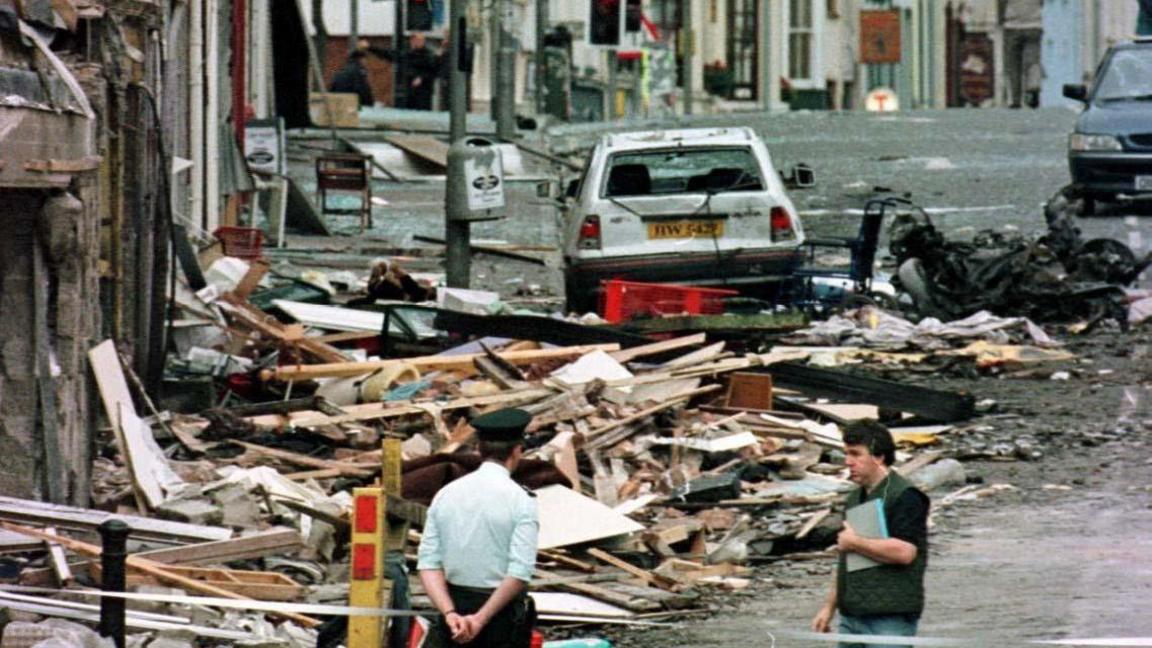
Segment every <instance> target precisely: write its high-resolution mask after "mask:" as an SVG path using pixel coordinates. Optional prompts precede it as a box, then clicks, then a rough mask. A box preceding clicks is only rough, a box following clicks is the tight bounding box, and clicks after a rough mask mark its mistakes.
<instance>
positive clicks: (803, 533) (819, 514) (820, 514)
mask: <svg viewBox="0 0 1152 648" xmlns="http://www.w3.org/2000/svg"><path fill="white" fill-rule="evenodd" d="M831 514H832V509H830V508H825V509H820V510H819V511H816V513H814V514H813V515H812V517H810V518H808V521H807V522H805V523H804V526H802V527H800V530H799V531H797V532H796V539H797V540H803V539H804V538H806V537H808V534H809V533H812V529H815V528H816V525H818V524H820V523H821V522H823V521H824V519H825V518H827V517H828V516H829V515H831Z"/></svg>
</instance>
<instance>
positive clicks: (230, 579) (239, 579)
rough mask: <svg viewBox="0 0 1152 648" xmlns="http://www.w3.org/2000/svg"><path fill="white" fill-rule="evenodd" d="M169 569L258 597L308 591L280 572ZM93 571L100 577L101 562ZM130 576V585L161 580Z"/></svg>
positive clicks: (293, 597)
mask: <svg viewBox="0 0 1152 648" xmlns="http://www.w3.org/2000/svg"><path fill="white" fill-rule="evenodd" d="M165 570H167V571H168V572H169V573H171V574H175V575H177V576H181V577H183V578H189V579H192V580H195V581H198V582H201V583H205V584H207V585H211V586H213V587H219V588H220V589H223V590H227V591H229V592H233V593H235V594H239V595H240V596H245V597H247V598H251V599H255V600H257V601H299V600H300V599H302V598H304V594H305V588H304V586H303V585H301V584H300V583H297V582H296V581H294V580H292V579H291V578H288V577H287V576H285V575H284V574H281V573H278V572H261V571H247V570H238V569H220V568H204V567H185V566H178V565H167V566H166V567H165ZM92 572H93V574H95V577H96V578H100V565H99V564H98V563H93V564H92ZM127 580H128V584H129V585H155V584H158V583H159V581H160V579H158V578H157V577H155V576H152V575H141V574H129V575H128V578H127Z"/></svg>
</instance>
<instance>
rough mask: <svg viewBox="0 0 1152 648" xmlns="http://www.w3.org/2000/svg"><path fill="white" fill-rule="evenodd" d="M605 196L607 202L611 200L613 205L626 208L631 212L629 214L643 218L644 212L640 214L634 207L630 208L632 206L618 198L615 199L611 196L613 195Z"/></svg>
mask: <svg viewBox="0 0 1152 648" xmlns="http://www.w3.org/2000/svg"><path fill="white" fill-rule="evenodd" d="M607 198H608V201H609V202H611V203H612V204H613V205H616V206H617V207H622V208H624V209H625V210H627V211H628V212H631V214H632V215H633V216H637V217H639V218H644V214H641V213H640V212H638V211H636V210H635V209H632V208H631V207H629V206H628V205H626V204H624V203H622V202H620V201H619V200H617V199H616V198H615V197H613V196H607Z"/></svg>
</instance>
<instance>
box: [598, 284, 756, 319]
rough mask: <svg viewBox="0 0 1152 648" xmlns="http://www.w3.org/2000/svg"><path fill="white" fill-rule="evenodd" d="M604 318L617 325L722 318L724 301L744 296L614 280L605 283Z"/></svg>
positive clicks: (723, 291)
mask: <svg viewBox="0 0 1152 648" xmlns="http://www.w3.org/2000/svg"><path fill="white" fill-rule="evenodd" d="M601 287H602V288H603V291H602V293H601V302H600V304H601V308H600V315H601V316H602V317H603V318H604V319H606V320H608V321H609V322H611V323H613V324H616V323H618V322H623V321H625V320H629V319H632V318H633V317H636V316H637V315H645V316H657V317H658V316H661V315H679V314H681V313H687V314H689V315H719V314H720V313H723V312H724V298H725V297H732V296H734V295H738V294H740V292H739V291H737V290H730V289H727V288H697V287H695V286H677V285H673V284H655V283H640V282H637V281H622V280H619V279H611V280H608V281H603V282H601Z"/></svg>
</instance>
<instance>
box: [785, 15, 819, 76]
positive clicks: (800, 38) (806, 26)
mask: <svg viewBox="0 0 1152 648" xmlns="http://www.w3.org/2000/svg"><path fill="white" fill-rule="evenodd" d="M813 2H814V0H789V2H788V10H789V11H788V78H790V79H812V78H813V77H814V72H815V71H814V70H813V69H812V68H813V64H812V63H813V58H814V50H815V47H814V45H815V33H814V29H813V26H814V22H813V15H812V14H813V11H812V3H813Z"/></svg>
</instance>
